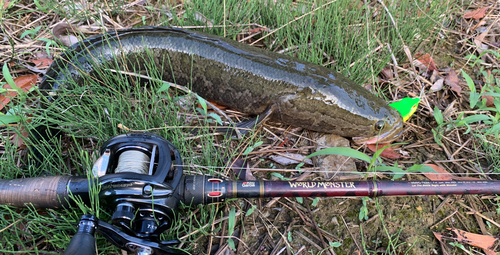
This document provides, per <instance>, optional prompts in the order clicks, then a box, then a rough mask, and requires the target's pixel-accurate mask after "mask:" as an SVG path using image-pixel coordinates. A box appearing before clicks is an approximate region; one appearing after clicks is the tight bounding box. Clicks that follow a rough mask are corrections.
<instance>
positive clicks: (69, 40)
mask: <svg viewBox="0 0 500 255" xmlns="http://www.w3.org/2000/svg"><path fill="white" fill-rule="evenodd" d="M79 32H80V30H78V27H75V26H72V25H70V24H68V23H65V22H61V23H59V24H57V25H55V26H54V27H53V28H52V34H54V37H56V38H57V39H59V40H60V41H61V43H62V44H64V45H65V46H71V45H73V44H75V43H77V42H78V38H77V37H76V36H74V35H75V34H77V33H79Z"/></svg>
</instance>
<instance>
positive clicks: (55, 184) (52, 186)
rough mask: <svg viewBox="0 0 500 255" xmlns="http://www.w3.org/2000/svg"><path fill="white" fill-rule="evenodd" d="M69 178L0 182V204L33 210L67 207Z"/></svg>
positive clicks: (51, 177)
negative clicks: (28, 207)
mask: <svg viewBox="0 0 500 255" xmlns="http://www.w3.org/2000/svg"><path fill="white" fill-rule="evenodd" d="M71 178H72V177H71V176H48V177H35V178H23V179H13V180H0V204H2V205H11V206H15V207H26V205H29V204H32V205H33V206H34V207H35V208H60V207H63V206H66V205H68V202H67V201H68V191H67V186H68V183H69V182H70V179H71Z"/></svg>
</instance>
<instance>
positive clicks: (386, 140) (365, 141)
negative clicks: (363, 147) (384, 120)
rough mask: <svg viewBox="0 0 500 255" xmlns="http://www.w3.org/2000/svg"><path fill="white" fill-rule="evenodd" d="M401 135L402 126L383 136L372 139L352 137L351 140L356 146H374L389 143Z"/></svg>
mask: <svg viewBox="0 0 500 255" xmlns="http://www.w3.org/2000/svg"><path fill="white" fill-rule="evenodd" d="M402 133H403V125H398V126H396V127H394V128H393V129H391V130H389V131H388V132H385V133H383V134H380V135H377V136H373V137H368V138H366V137H353V138H352V140H353V141H354V142H355V143H357V144H376V143H380V144H382V143H391V142H392V141H394V140H396V139H397V138H398V137H399V136H400V135H401V134H402Z"/></svg>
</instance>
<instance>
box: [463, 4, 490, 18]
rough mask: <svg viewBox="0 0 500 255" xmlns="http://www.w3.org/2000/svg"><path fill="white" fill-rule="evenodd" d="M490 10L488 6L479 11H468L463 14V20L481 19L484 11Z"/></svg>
mask: <svg viewBox="0 0 500 255" xmlns="http://www.w3.org/2000/svg"><path fill="white" fill-rule="evenodd" d="M488 8H490V6H486V7H483V8H481V9H477V10H473V11H469V12H467V13H465V14H464V16H463V17H464V19H470V18H473V19H475V20H478V19H482V18H483V17H484V15H485V14H486V11H487V10H488Z"/></svg>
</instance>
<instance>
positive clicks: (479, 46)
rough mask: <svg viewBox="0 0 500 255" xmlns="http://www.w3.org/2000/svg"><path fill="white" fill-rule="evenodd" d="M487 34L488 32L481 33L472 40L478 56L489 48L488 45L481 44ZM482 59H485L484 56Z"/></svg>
mask: <svg viewBox="0 0 500 255" xmlns="http://www.w3.org/2000/svg"><path fill="white" fill-rule="evenodd" d="M487 34H488V31H486V32H484V33H481V34H480V35H478V36H476V37H475V38H474V44H475V45H476V46H477V52H479V54H481V53H483V51H484V50H487V49H488V48H489V46H488V45H486V44H484V43H483V40H484V38H485V37H486V35H487ZM483 57H485V56H483Z"/></svg>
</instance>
